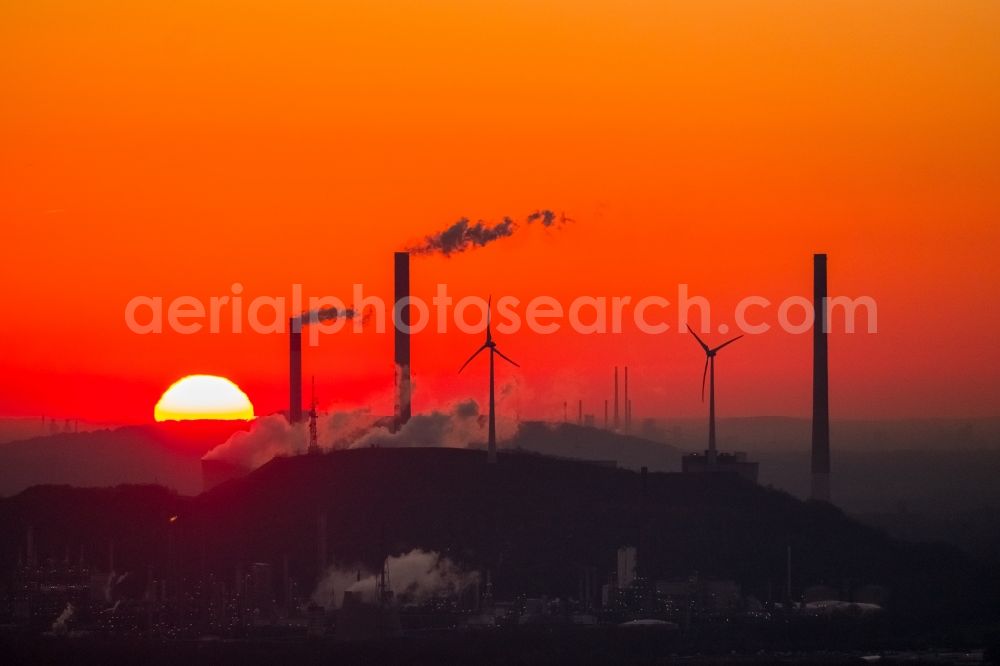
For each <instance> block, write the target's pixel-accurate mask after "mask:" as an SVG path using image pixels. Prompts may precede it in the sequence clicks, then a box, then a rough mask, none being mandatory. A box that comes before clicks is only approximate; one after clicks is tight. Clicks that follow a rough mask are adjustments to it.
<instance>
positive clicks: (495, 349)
mask: <svg viewBox="0 0 1000 666" xmlns="http://www.w3.org/2000/svg"><path fill="white" fill-rule="evenodd" d="M493 351H495V352H496V354H497V356H499V357H500V358H502V359H503V360H505V361H507V362H508V363H510V364H511V365H513V366H514V367H515V368H520V367H521V366H520V365H518V364H517V363H515V362H514V361H512V360H510V359H509V358H507V357H506V356H504V355H503V352H502V351H500V350H499V349H497V348H496V347H494V348H493Z"/></svg>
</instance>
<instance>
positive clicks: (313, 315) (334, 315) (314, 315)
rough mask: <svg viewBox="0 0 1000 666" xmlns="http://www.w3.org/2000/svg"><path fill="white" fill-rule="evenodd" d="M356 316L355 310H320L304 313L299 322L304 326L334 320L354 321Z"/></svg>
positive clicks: (333, 308)
mask: <svg viewBox="0 0 1000 666" xmlns="http://www.w3.org/2000/svg"><path fill="white" fill-rule="evenodd" d="M355 314H356V313H355V311H354V309H353V308H347V309H342V308H335V307H330V308H319V309H318V310H311V311H309V312H303V313H302V314H301V315H299V321H300V322H302V323H303V324H317V323H319V322H321V321H331V320H334V319H354V317H355Z"/></svg>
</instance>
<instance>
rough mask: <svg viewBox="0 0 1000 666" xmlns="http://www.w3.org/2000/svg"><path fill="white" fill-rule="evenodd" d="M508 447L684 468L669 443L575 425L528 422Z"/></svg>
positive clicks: (634, 465)
mask: <svg viewBox="0 0 1000 666" xmlns="http://www.w3.org/2000/svg"><path fill="white" fill-rule="evenodd" d="M506 446H507V448H516V449H524V450H525V451H534V452H536V453H544V454H546V455H550V456H558V457H561V458H575V459H579V460H590V461H602V462H607V461H614V462H616V463H617V464H618V465H620V466H621V467H627V468H629V469H634V470H638V469H639V468H641V467H648V468H649V469H650V470H652V471H657V472H679V471H680V469H681V452H680V451H679V450H678V449H677V448H676V447H673V446H671V445H669V444H664V443H661V442H654V441H651V440H649V439H643V438H642V437H637V436H635V435H626V434H619V433H614V432H609V431H607V430H603V429H599V428H591V427H586V426H578V425H575V424H572V423H556V424H551V423H546V422H543V421H525V422H523V423H521V425H520V427H519V428H518V430H517V434H516V435H515V436H514V438H513V439H511V440H510V441H509V442H507V443H506Z"/></svg>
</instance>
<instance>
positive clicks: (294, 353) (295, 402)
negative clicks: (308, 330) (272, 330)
mask: <svg viewBox="0 0 1000 666" xmlns="http://www.w3.org/2000/svg"><path fill="white" fill-rule="evenodd" d="M301 420H302V320H301V319H299V318H298V317H292V318H291V319H289V320H288V421H289V422H290V423H298V422H299V421H301Z"/></svg>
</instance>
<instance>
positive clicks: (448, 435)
mask: <svg viewBox="0 0 1000 666" xmlns="http://www.w3.org/2000/svg"><path fill="white" fill-rule="evenodd" d="M505 391H506V392H509V391H508V390H507V389H505V388H504V387H501V397H502V396H503V395H505ZM486 426H487V416H486V414H483V413H482V412H481V411H480V409H479V404H478V403H477V402H476V401H475V400H471V399H470V400H461V401H458V402H456V403H453V404H452V405H450V406H449V407H447V408H445V409H444V410H434V411H431V412H428V413H423V414H414V415H413V416H412V417H411V418H410V420H409V421H407V422H406V423H405V424H404V425H403V427H402V428H400V429H399V430H398V431H397V432H392V430H391V429H390V427H389V419H385V418H383V419H379V418H378V417H376V416H375V415H373V414H372V413H371V411H370V410H368V409H366V408H365V409H356V410H347V411H338V412H333V413H330V414H323V415H320V416H319V417H318V418H317V424H316V430H317V437H316V439H317V443H318V444H319V446H320V448H321V449H323V450H326V451H332V450H338V449H354V448H361V447H367V446H381V447H406V446H445V447H452V448H466V447H469V446H476V445H482V444H484V443H485V442H486V436H487V432H486ZM516 429H517V424H516V422H515V421H513V420H510V419H507V418H499V419H498V420H497V437H498V439H500V440H504V439H509V438H510V437H512V436H513V435H514V434H515V432H516ZM308 445H309V426H308V424H307V423H296V424H294V425H293V424H290V423H289V422H288V421H287V420H286V419H285V417H284V416H282V415H280V414H274V415H270V416H264V417H261V418H258V419H257V420H256V421H254V423H253V426H252V427H251V428H250V430H248V431H240V432H236V433H234V434H233V435H232V436H231V437H230V438H229V439H228V440H226V441H225V442H224V443H222V444H220V445H219V446H217V447H215V448H214V449H212V450H211V451H209V452H208V453H207V454H205V459H207V460H222V461H225V462H229V463H231V464H234V465H238V466H241V467H244V468H246V469H248V470H252V469H256V468H257V467H260V466H261V465H263V464H265V463H266V462H268V461H269V460H271V459H272V458H274V457H275V456H282V455H285V456H287V455H298V454H303V453H305V452H306V450H307V448H308Z"/></svg>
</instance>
